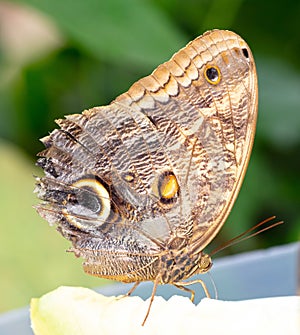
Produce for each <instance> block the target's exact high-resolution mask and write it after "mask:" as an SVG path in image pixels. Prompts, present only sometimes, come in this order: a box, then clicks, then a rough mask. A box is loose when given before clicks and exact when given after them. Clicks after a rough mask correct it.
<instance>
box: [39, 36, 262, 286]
mask: <svg viewBox="0 0 300 335" xmlns="http://www.w3.org/2000/svg"><path fill="white" fill-rule="evenodd" d="M256 116H257V78H256V70H255V64H254V60H253V56H252V54H251V51H250V49H249V47H248V46H247V44H246V43H245V42H244V40H242V39H241V38H240V37H239V36H238V35H236V34H235V33H233V32H229V31H220V30H214V31H210V32H207V33H205V34H204V35H202V36H200V37H198V38H197V39H195V40H194V41H192V42H190V43H189V44H188V45H187V46H186V47H185V48H183V49H181V50H180V51H179V52H178V53H176V54H175V55H174V56H173V57H172V59H171V60H170V61H168V62H166V63H164V64H162V65H160V66H159V67H158V68H157V69H156V70H155V71H154V72H153V73H152V74H151V75H150V76H148V77H145V78H143V79H141V80H139V81H138V82H136V83H135V84H134V85H133V86H132V87H131V88H130V89H129V90H128V92H126V93H124V94H122V95H120V96H119V97H118V98H117V99H116V100H115V101H113V102H112V103H111V104H110V105H108V106H104V107H95V108H92V109H90V110H86V111H84V112H83V113H82V114H76V115H69V116H67V117H66V118H65V119H63V120H58V121H57V123H58V125H59V126H60V129H56V130H54V131H53V132H52V133H51V134H50V135H49V136H47V137H45V138H44V139H43V140H42V141H43V143H44V144H45V146H46V149H45V150H44V151H43V152H42V153H40V156H41V158H40V159H39V160H38V165H40V166H42V167H43V169H44V171H45V177H42V178H38V180H37V193H38V196H39V197H40V198H41V199H43V201H44V202H43V203H42V204H41V205H39V206H38V208H37V209H38V212H39V213H40V215H41V216H42V217H44V218H46V219H47V220H48V221H49V222H50V223H55V224H57V226H58V230H59V231H60V232H61V233H62V234H63V235H64V236H65V237H66V238H68V239H70V240H71V241H72V243H73V251H74V252H75V254H76V255H77V256H81V257H83V258H84V259H85V265H84V266H85V271H87V272H88V273H91V274H94V275H97V276H100V277H104V278H110V279H116V280H120V281H124V282H131V281H137V282H139V281H143V280H156V281H157V278H158V277H159V278H160V279H159V280H158V281H159V282H160V283H165V282H175V283H176V282H178V281H179V280H181V279H185V278H188V277H189V276H191V275H192V274H194V273H196V272H197V271H198V272H201V271H199V268H201V267H200V266H199V264H198V262H200V259H201V256H202V254H201V252H202V250H203V248H204V247H205V246H206V245H207V244H208V243H209V242H210V241H211V240H212V239H213V238H214V236H215V235H216V234H217V232H218V231H219V229H220V228H221V226H222V225H223V223H224V221H225V220H226V218H227V216H228V214H229V212H230V209H231V207H232V206H233V203H234V200H235V198H236V196H237V193H238V191H239V188H240V186H241V182H242V180H243V176H244V174H245V170H246V167H247V163H248V160H249V155H250V151H251V148H252V142H253V137H254V132H255V123H256ZM175 265H176V266H175ZM173 268H174V269H175V268H176V269H175V270H176V271H175V270H174V272H172V271H173V270H172V269H173ZM178 269H179V270H178ZM178 271H179V272H180V273H179V274H178ZM202 272H203V271H202Z"/></svg>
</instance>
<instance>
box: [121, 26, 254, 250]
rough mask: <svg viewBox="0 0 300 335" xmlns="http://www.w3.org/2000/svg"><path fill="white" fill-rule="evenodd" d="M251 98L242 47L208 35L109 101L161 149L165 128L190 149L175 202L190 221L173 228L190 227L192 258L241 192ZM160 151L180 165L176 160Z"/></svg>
mask: <svg viewBox="0 0 300 335" xmlns="http://www.w3.org/2000/svg"><path fill="white" fill-rule="evenodd" d="M211 68H213V69H217V72H219V73H218V76H219V77H218V80H217V81H216V82H212V81H211V80H209V78H207V73H209V72H207V71H209V69H211ZM257 92H258V89H257V75H256V69H255V63H254V58H253V56H252V53H251V50H250V48H249V47H248V45H247V44H246V42H245V41H244V40H243V39H242V38H241V37H240V36H238V35H237V34H235V33H233V32H230V31H220V30H213V31H210V32H207V33H205V34H204V35H202V36H200V37H198V38H197V39H195V40H194V41H192V42H190V43H189V44H188V45H187V46H186V47H185V48H183V49H182V50H180V51H179V52H178V53H176V54H175V55H174V56H173V57H172V59H171V60H170V61H169V62H166V63H164V64H162V65H160V66H159V67H158V68H157V69H156V70H155V71H154V72H153V73H152V75H150V76H149V77H146V78H143V79H141V80H140V81H138V82H137V83H135V84H134V85H133V86H132V87H131V88H130V89H129V91H128V92H127V93H125V94H123V95H121V96H120V97H118V98H117V100H116V101H117V102H118V103H120V104H123V105H128V106H130V107H131V108H136V109H138V110H142V111H143V113H145V114H146V115H147V116H148V117H150V118H151V119H152V120H154V121H155V123H156V125H157V127H158V128H159V131H160V132H161V133H164V134H166V135H165V137H166V139H165V141H164V142H165V143H168V142H170V143H172V141H173V138H172V133H171V132H169V128H168V127H170V124H173V125H175V126H176V127H177V128H178V129H179V130H180V133H181V135H182V136H180V137H179V136H178V139H179V141H181V143H182V145H183V146H184V145H186V144H187V142H190V145H192V150H191V151H190V152H189V153H188V156H189V163H188V164H189V166H188V167H187V168H186V166H185V167H184V168H183V174H184V179H183V180H184V182H183V185H184V188H186V190H187V194H186V195H185V196H186V198H185V199H182V207H185V206H186V204H187V203H189V204H191V208H189V209H188V212H189V214H190V216H184V215H186V213H185V214H184V215H183V216H180V221H181V225H182V224H183V225H188V224H189V223H190V222H192V223H193V227H192V237H191V240H190V244H194V245H195V251H196V250H198V251H199V250H202V249H203V248H204V247H205V246H206V245H207V244H208V243H209V242H210V241H211V240H212V239H213V238H214V237H215V235H216V234H217V233H218V231H219V230H220V228H221V227H222V225H223V224H224V222H225V220H226V218H227V216H228V215H229V213H230V210H231V208H232V206H233V204H234V201H235V199H236V197H237V194H238V192H239V189H240V187H241V183H242V181H243V177H244V175H245V172H246V168H247V165H248V161H249V157H250V153H251V149H252V145H253V139H254V134H255V127H256V119H257V104H258V96H257ZM166 119H167V120H168V122H160V120H166ZM169 134H170V136H168V135H169ZM193 144H194V145H193ZM166 150H167V152H168V154H169V155H170V157H174V158H175V159H174V160H175V161H177V159H178V160H179V161H180V158H179V157H178V156H181V153H180V154H179V155H176V153H175V155H174V152H173V151H170V149H169V148H168V147H166ZM174 164H175V163H174ZM179 169H180V167H179ZM182 188H183V187H181V189H182ZM185 200H187V201H185ZM183 221H186V222H185V223H184V222H183ZM190 228H191V227H189V228H188V230H190Z"/></svg>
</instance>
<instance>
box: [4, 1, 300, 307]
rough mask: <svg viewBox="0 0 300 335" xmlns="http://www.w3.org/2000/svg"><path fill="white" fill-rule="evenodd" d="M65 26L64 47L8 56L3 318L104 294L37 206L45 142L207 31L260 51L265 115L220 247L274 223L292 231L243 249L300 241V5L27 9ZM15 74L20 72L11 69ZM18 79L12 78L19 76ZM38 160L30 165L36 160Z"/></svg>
mask: <svg viewBox="0 0 300 335" xmlns="http://www.w3.org/2000/svg"><path fill="white" fill-rule="evenodd" d="M18 3H20V4H25V5H27V6H28V7H29V8H34V9H35V10H38V11H40V12H41V13H43V14H44V15H46V16H47V17H48V18H49V19H50V20H52V22H54V24H55V25H56V26H57V27H58V29H59V32H60V34H61V36H62V43H61V45H60V46H57V47H56V48H55V49H52V50H51V51H49V52H48V53H46V54H43V55H41V56H40V57H35V58H33V59H32V60H31V61H27V62H26V63H22V64H15V63H13V62H12V61H11V59H10V58H9V56H8V55H7V54H6V53H5V49H3V47H1V48H0V73H1V77H0V138H3V139H5V140H7V141H9V142H11V143H14V144H15V145H16V146H17V147H18V148H19V149H22V151H23V152H25V153H26V156H27V157H23V155H22V154H21V153H20V151H19V149H17V150H16V149H14V147H12V146H11V145H8V144H7V143H8V142H4V141H3V142H2V143H1V147H0V157H1V160H0V185H1V186H0V187H1V189H0V212H1V221H0V225H1V234H0V244H1V249H0V261H1V266H2V269H1V273H3V274H5V275H3V276H1V277H0V285H1V287H4V288H7V290H6V289H5V290H4V291H5V292H4V294H2V295H1V303H0V309H1V310H5V309H7V308H12V307H16V306H20V305H23V304H26V303H28V301H29V298H30V297H31V296H34V295H36V296H37V295H41V294H42V293H44V292H45V291H47V290H49V289H52V288H54V287H55V286H58V285H67V284H69V285H84V286H95V285H97V284H98V283H99V280H94V279H92V278H90V277H89V276H85V275H81V270H80V261H76V260H74V257H73V256H72V255H69V254H66V255H64V253H63V250H64V249H66V248H67V246H68V245H69V244H68V243H66V241H64V240H63V239H62V238H60V237H59V236H58V234H57V233H56V232H55V230H54V229H53V228H52V229H51V228H49V227H48V226H47V224H46V223H45V222H43V221H42V220H41V219H40V218H39V217H38V216H37V215H36V214H35V213H34V211H33V209H32V208H31V204H32V203H34V202H35V200H34V199H35V197H34V195H32V190H33V184H34V181H33V178H32V174H34V173H38V172H36V171H35V169H34V163H33V160H34V159H35V158H34V157H35V154H36V152H37V151H39V150H41V149H42V146H41V144H39V142H38V139H39V138H40V137H43V136H45V135H46V134H47V133H48V132H49V131H50V130H52V129H53V128H54V127H55V125H54V122H53V120H54V119H55V118H59V117H62V116H63V115H66V114H72V113H79V112H81V111H82V110H83V109H85V108H89V107H92V106H95V105H103V104H108V103H109V102H110V101H111V100H112V99H114V98H115V97H116V96H117V95H118V94H120V93H122V92H124V91H125V90H127V89H128V87H129V86H130V84H132V83H133V82H135V81H136V80H137V79H139V78H140V77H142V76H145V75H147V74H149V72H150V71H151V70H153V69H154V68H155V67H156V66H157V65H158V64H159V63H161V62H162V61H165V60H167V59H168V58H169V57H170V56H171V55H172V54H173V52H174V51H176V50H178V49H179V48H180V47H183V46H184V45H185V44H186V43H187V42H188V41H189V40H191V39H193V38H194V37H196V36H197V35H199V34H201V33H203V32H204V31H205V30H206V29H212V28H225V29H231V30H234V31H236V32H237V33H239V34H240V35H241V36H242V37H243V38H245V39H246V41H247V42H248V43H249V44H250V47H251V48H252V51H253V53H254V55H255V58H256V60H257V69H258V77H259V91H260V106H259V119H258V127H257V136H256V140H255V146H254V151H253V154H252V157H251V161H250V165H249V169H248V172H247V175H246V178H245V182H244V184H243V187H242V190H241V193H240V196H239V198H238V200H237V202H236V205H235V206H234V209H233V211H232V213H231V215H230V218H229V220H228V222H227V223H226V224H225V226H224V229H223V230H222V233H221V234H219V236H218V239H217V241H216V242H215V243H214V245H218V244H219V243H220V242H223V241H224V240H228V239H229V238H231V237H233V236H235V235H237V234H238V233H240V232H242V231H244V230H246V229H247V228H249V226H252V225H254V224H256V223H257V222H259V221H261V220H263V219H265V218H266V217H268V216H271V215H277V216H278V218H279V219H280V220H281V219H283V220H284V221H285V224H284V225H283V226H281V227H278V228H275V229H273V230H271V231H269V232H267V233H264V234H261V235H260V236H258V237H255V238H253V239H251V240H249V241H248V243H242V244H240V245H238V246H234V247H233V249H232V250H233V251H234V252H237V251H239V250H245V249H250V248H255V247H267V246H270V245H275V244H281V243H288V242H291V241H296V240H299V238H300V212H299V208H300V196H299V194H300V182H299V171H300V159H299V157H300V117H299V110H300V96H299V92H300V65H299V57H298V55H299V54H300V40H299V30H300V29H299V16H300V5H299V2H298V1H297V0H287V1H285V2H284V4H283V3H281V2H271V1H270V0H269V1H265V2H261V1H258V0H251V1H250V0H247V1H246V0H245V1H242V0H228V1H226V0H202V1H200V0H199V1H196V0H187V1H179V0H177V1H176V0H153V1H150V0H148V1H141V0H126V1H124V0H110V1H101V0H86V1H82V0H80V1H70V0H66V1H61V0H24V1H21V0H20V1H19V2H18ZM12 68H13V70H14V71H13V75H10V76H8V74H11V69H12ZM7 78H9V79H7ZM28 158H29V160H30V162H28Z"/></svg>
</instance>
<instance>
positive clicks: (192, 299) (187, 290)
mask: <svg viewBox="0 0 300 335" xmlns="http://www.w3.org/2000/svg"><path fill="white" fill-rule="evenodd" d="M174 286H176V287H177V288H179V289H180V290H182V291H185V292H188V293H190V294H191V297H190V300H191V301H192V302H194V299H195V291H194V290H191V289H190V288H187V287H185V286H182V285H180V284H179V285H177V284H174Z"/></svg>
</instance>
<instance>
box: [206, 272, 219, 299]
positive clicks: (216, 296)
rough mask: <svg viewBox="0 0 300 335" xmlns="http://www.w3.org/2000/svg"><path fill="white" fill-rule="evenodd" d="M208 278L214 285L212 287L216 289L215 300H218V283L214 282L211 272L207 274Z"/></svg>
mask: <svg viewBox="0 0 300 335" xmlns="http://www.w3.org/2000/svg"><path fill="white" fill-rule="evenodd" d="M207 274H208V276H209V279H210V281H211V283H212V286H213V288H214V292H215V299H216V300H218V290H217V286H216V283H215V281H214V278H213V276H212V274H211V273H210V272H207Z"/></svg>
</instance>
